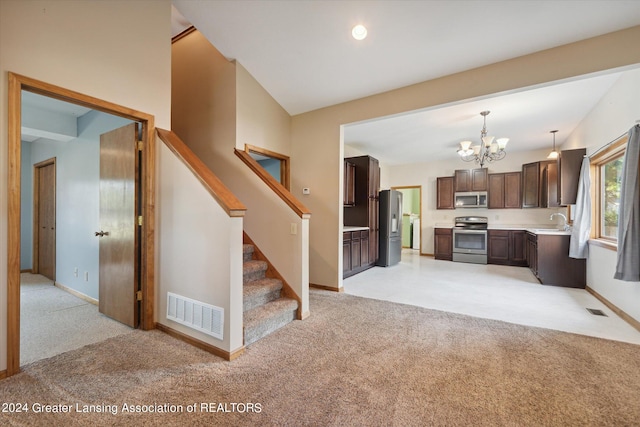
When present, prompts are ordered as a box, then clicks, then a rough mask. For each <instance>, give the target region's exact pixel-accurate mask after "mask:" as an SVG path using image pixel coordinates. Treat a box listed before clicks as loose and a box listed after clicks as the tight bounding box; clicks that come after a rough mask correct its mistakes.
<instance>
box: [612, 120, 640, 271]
mask: <svg viewBox="0 0 640 427" xmlns="http://www.w3.org/2000/svg"><path fill="white" fill-rule="evenodd" d="M639 165H640V125H635V126H634V127H632V128H631V129H630V130H629V140H628V141H627V150H626V153H625V156H624V166H623V169H622V184H621V186H620V211H619V214H618V261H617V265H616V273H615V275H614V276H613V277H614V279H620V280H625V281H629V282H640V177H639V176H638V166H639Z"/></svg>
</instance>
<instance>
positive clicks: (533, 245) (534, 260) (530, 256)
mask: <svg viewBox="0 0 640 427" xmlns="http://www.w3.org/2000/svg"><path fill="white" fill-rule="evenodd" d="M526 257H527V265H528V266H529V269H530V270H531V272H532V273H533V275H534V276H536V278H537V277H538V236H537V235H536V234H533V233H527V253H526Z"/></svg>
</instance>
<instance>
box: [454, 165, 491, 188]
mask: <svg viewBox="0 0 640 427" xmlns="http://www.w3.org/2000/svg"><path fill="white" fill-rule="evenodd" d="M487 182H488V170H487V169H486V168H479V169H458V170H456V171H455V190H454V191H462V192H464V191H487Z"/></svg>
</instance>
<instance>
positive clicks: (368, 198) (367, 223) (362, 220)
mask: <svg viewBox="0 0 640 427" xmlns="http://www.w3.org/2000/svg"><path fill="white" fill-rule="evenodd" d="M345 161H348V162H349V163H352V164H353V165H355V180H354V184H355V203H354V204H353V205H352V206H348V207H347V206H345V208H344V225H355V226H364V227H369V263H370V264H371V265H375V263H376V261H377V260H378V239H379V234H380V228H379V223H378V205H379V200H378V192H379V191H380V165H379V163H378V160H377V159H375V158H373V157H371V156H358V157H348V158H346V159H345Z"/></svg>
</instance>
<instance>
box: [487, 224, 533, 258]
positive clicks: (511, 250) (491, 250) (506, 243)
mask: <svg viewBox="0 0 640 427" xmlns="http://www.w3.org/2000/svg"><path fill="white" fill-rule="evenodd" d="M487 241H488V243H487V262H488V263H489V264H501V265H514V266H525V265H527V260H526V258H525V231H524V230H489V231H488V236H487Z"/></svg>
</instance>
